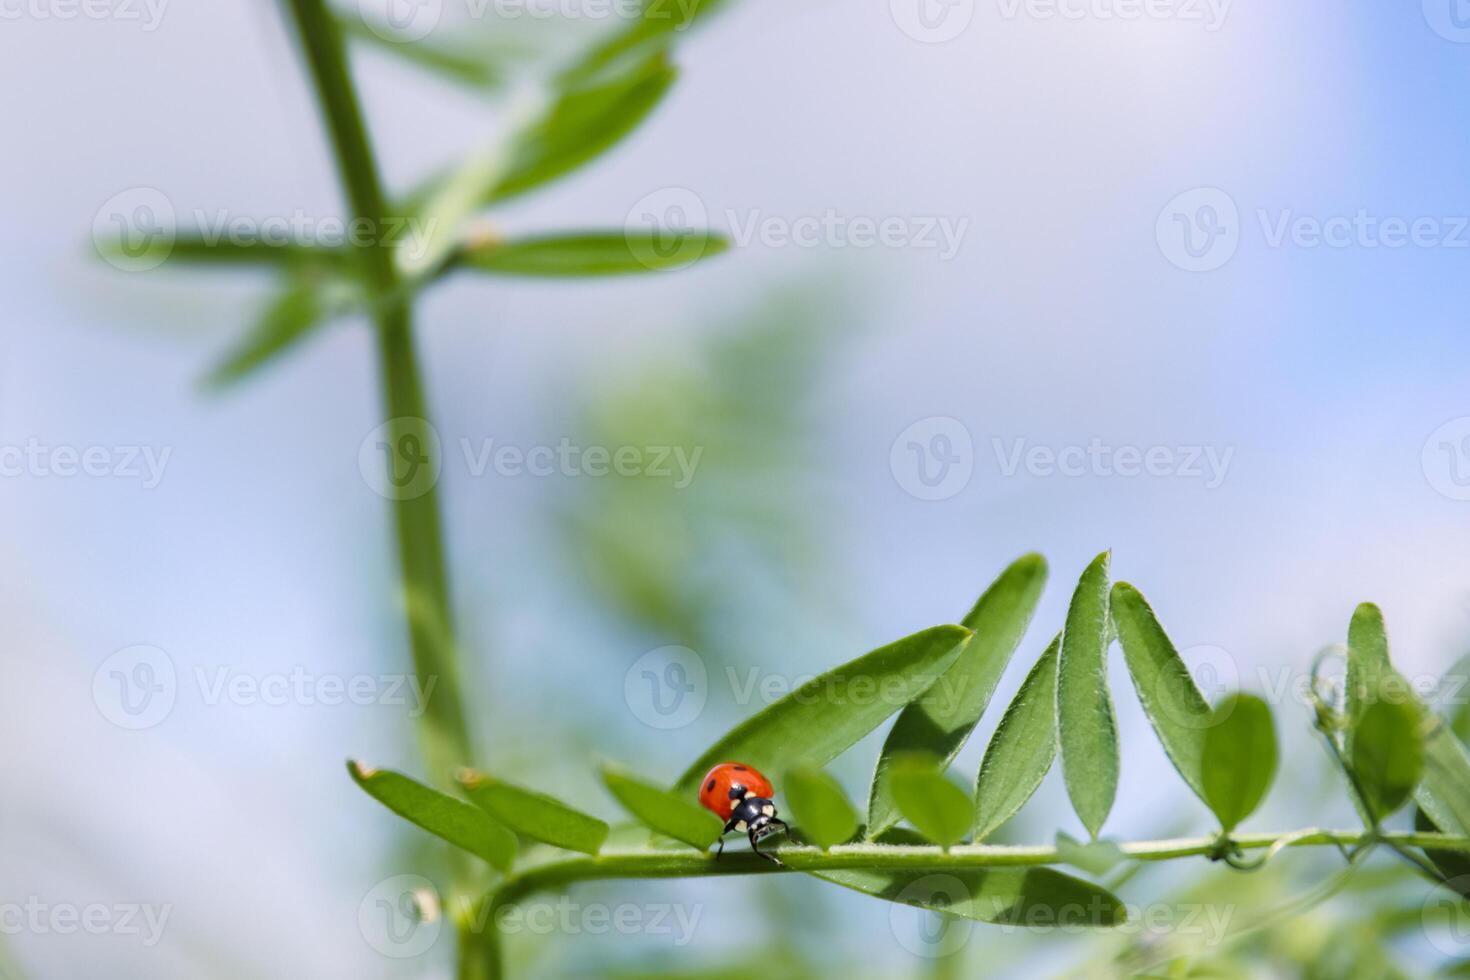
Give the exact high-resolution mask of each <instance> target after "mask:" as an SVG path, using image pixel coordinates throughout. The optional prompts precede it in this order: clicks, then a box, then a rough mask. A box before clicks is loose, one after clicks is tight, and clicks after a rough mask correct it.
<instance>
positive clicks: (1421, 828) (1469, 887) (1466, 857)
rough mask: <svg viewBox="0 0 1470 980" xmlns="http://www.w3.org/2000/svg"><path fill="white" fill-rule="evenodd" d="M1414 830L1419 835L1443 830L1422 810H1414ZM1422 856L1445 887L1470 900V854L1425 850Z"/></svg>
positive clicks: (1439, 832) (1437, 832) (1438, 832)
mask: <svg viewBox="0 0 1470 980" xmlns="http://www.w3.org/2000/svg"><path fill="white" fill-rule="evenodd" d="M1414 829H1415V830H1416V831H1418V832H1419V833H1421V834H1442V833H1444V832H1445V831H1444V828H1443V827H1440V826H1439V825H1437V824H1436V823H1435V822H1434V821H1433V820H1431V819H1429V815H1428V814H1426V813H1425V812H1424V811H1423V810H1422V809H1417V808H1416V809H1415V810H1414ZM1424 856H1425V857H1427V858H1429V860H1430V862H1431V863H1433V865H1434V868H1435V870H1436V871H1438V872H1439V874H1440V878H1441V879H1442V880H1443V882H1444V884H1445V886H1446V887H1448V888H1449V889H1450V890H1452V891H1454V892H1455V893H1457V894H1459V895H1461V896H1462V897H1464V898H1470V854H1466V853H1464V852H1463V851H1436V850H1430V849H1428V848H1426V849H1425V850H1424Z"/></svg>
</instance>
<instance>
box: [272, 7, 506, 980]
mask: <svg viewBox="0 0 1470 980" xmlns="http://www.w3.org/2000/svg"><path fill="white" fill-rule="evenodd" d="M287 4H288V7H289V10H290V12H291V15H292V19H293V21H294V23H295V27H296V34H297V37H298V39H299V41H300V43H301V48H302V53H303V54H304V56H305V60H306V64H307V68H308V70H309V71H310V73H311V78H312V82H313V88H314V90H315V93H316V98H317V102H318V104H319V107H320V111H321V115H322V120H323V122H324V123H325V124H326V126H327V128H328V130H329V132H330V134H331V142H332V148H333V151H334V154H333V155H334V158H335V160H336V164H337V173H338V176H339V178H340V180H341V183H342V187H343V188H344V190H345V192H346V194H347V198H348V202H349V204H350V206H351V209H352V211H353V212H354V217H356V218H358V219H360V220H362V221H365V222H366V223H367V224H368V226H369V227H370V228H374V229H377V230H378V233H376V234H373V235H371V236H370V241H369V243H368V244H366V245H364V246H362V247H361V248H358V249H356V251H357V254H358V258H359V259H360V261H361V273H362V279H363V287H364V289H365V291H366V292H367V294H368V297H369V299H370V300H371V301H372V302H371V308H372V316H373V321H374V326H375V327H376V329H377V335H378V362H379V371H380V373H381V378H382V392H383V403H384V408H385V410H386V411H387V417H388V419H389V421H390V445H393V446H397V445H399V439H400V438H401V437H402V436H403V435H405V434H407V432H408V431H411V430H412V429H413V427H414V425H415V424H417V423H419V422H423V423H427V421H428V409H427V406H426V404H425V401H424V394H423V384H422V382H421V380H420V376H419V368H418V357H417V354H416V352H415V350H414V341H413V319H412V307H411V298H410V296H409V295H408V294H407V292H406V291H405V290H403V289H401V288H400V285H401V284H400V282H399V275H398V272H397V270H396V268H395V266H394V264H393V251H392V248H391V244H390V243H389V242H388V240H387V238H386V236H385V235H384V234H383V233H382V231H383V229H385V228H386V227H387V222H386V221H385V219H386V218H388V217H390V215H388V214H387V209H386V197H385V195H384V193H383V184H382V180H381V178H380V177H379V174H378V166H377V160H376V158H375V156H374V154H373V148H372V144H371V142H370V141H369V139H368V135H367V129H366V127H365V126H364V125H363V118H362V109H361V106H360V105H359V102H358V98H357V91H356V89H355V87H354V86H353V83H352V76H351V74H350V72H349V71H348V68H347V59H346V53H345V49H344V46H343V43H342V37H341V33H340V31H339V30H338V27H337V22H336V21H335V19H334V18H333V17H332V15H331V13H330V12H329V11H328V10H327V8H326V5H325V3H324V2H323V0H287ZM399 420H410V421H408V422H400V421H399ZM421 448H422V451H423V452H425V453H432V452H433V451H434V448H433V447H432V446H431V445H427V444H425V445H423V446H422V447H421ZM389 465H392V464H391V461H390V462H389ZM427 465H434V462H433V461H432V460H428V461H427ZM393 516H394V523H395V526H396V529H397V538H398V559H399V567H400V577H401V584H402V600H403V603H404V607H405V610H406V614H407V617H408V627H409V644H410V647H411V649H412V651H413V662H414V671H415V673H416V674H417V675H418V679H419V682H420V684H421V685H423V687H421V690H424V691H429V692H432V694H431V695H430V696H429V698H428V704H427V707H426V710H425V712H424V714H423V715H422V717H421V719H420V724H419V738H420V742H421V744H422V749H423V753H424V758H425V762H426V764H427V767H428V772H429V778H430V779H431V780H432V781H433V782H434V783H436V784H438V785H439V786H441V787H444V788H449V787H451V786H452V780H453V772H454V770H455V769H456V768H457V767H459V766H463V765H469V764H471V763H473V762H474V758H475V757H474V751H473V745H472V743H471V740H470V735H469V728H468V726H467V725H466V723H465V712H464V708H463V705H462V703H461V694H460V685H459V669H458V662H457V658H458V653H457V646H456V643H455V639H454V628H453V620H452V617H451V613H450V601H449V577H448V573H447V572H446V570H445V562H444V545H443V535H442V532H441V529H440V519H439V499H438V494H437V492H436V490H435V488H434V487H433V486H430V487H429V489H428V490H427V491H426V492H424V493H422V494H420V495H418V496H413V497H408V498H406V499H395V500H394V501H393ZM431 684H432V685H433V686H432V687H430V686H429V685H431ZM451 864H452V868H453V877H454V889H455V891H456V893H459V894H465V893H467V892H468V891H470V890H471V889H472V888H473V887H474V886H473V882H474V880H475V878H474V870H473V866H472V865H471V864H470V862H469V861H468V859H467V858H466V857H465V856H464V855H462V854H461V853H459V852H457V851H456V852H453V854H452V856H451ZM480 941H482V940H481V939H480V938H479V937H476V936H475V935H474V933H473V931H472V930H469V929H467V928H463V927H462V928H461V930H460V943H461V947H460V967H459V969H460V977H461V978H463V980H472V978H477V977H479V976H481V975H482V974H481V973H480V972H479V971H481V970H482V969H483V968H484V967H483V963H484V961H485V960H486V959H488V957H487V956H485V955H484V954H483V953H478V952H473V951H471V950H470V949H469V948H468V944H471V943H478V942H480Z"/></svg>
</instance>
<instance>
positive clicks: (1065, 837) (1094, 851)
mask: <svg viewBox="0 0 1470 980" xmlns="http://www.w3.org/2000/svg"><path fill="white" fill-rule="evenodd" d="M1056 844H1057V855H1058V856H1059V857H1060V858H1061V859H1062V861H1064V862H1065V863H1067V864H1070V865H1071V866H1072V867H1074V868H1080V869H1081V870H1083V871H1086V872H1087V873H1088V874H1090V875H1105V874H1107V873H1108V872H1109V871H1111V870H1113V868H1115V867H1117V866H1118V864H1119V863H1121V862H1123V861H1126V860H1127V859H1128V856H1127V855H1126V854H1124V853H1123V849H1122V848H1121V847H1119V846H1118V845H1117V844H1114V843H1113V842H1112V841H1107V840H1095V841H1088V842H1086V843H1083V842H1082V841H1079V840H1077V838H1075V837H1073V836H1072V835H1071V834H1064V833H1062V832H1061V831H1058V832H1057V839H1056Z"/></svg>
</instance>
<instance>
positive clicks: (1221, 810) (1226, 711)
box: [1201, 694, 1277, 833]
mask: <svg viewBox="0 0 1470 980" xmlns="http://www.w3.org/2000/svg"><path fill="white" fill-rule="evenodd" d="M1276 756H1277V751H1276V727H1275V725H1274V724H1273V723H1272V721H1271V708H1270V707H1269V706H1268V705H1267V704H1266V702H1265V701H1262V700H1261V699H1260V698H1258V697H1255V696H1254V695H1251V694H1233V695H1231V696H1229V697H1227V698H1226V699H1225V700H1224V701H1222V702H1221V703H1220V706H1219V707H1217V708H1216V709H1215V710H1214V711H1213V712H1212V713H1211V715H1210V726H1209V727H1208V728H1206V729H1205V744H1204V752H1203V757H1202V760H1201V763H1202V770H1203V773H1202V778H1203V782H1204V799H1205V802H1206V803H1207V804H1209V807H1210V809H1211V810H1213V811H1214V812H1215V816H1216V817H1217V818H1218V819H1219V821H1220V826H1221V828H1222V829H1224V830H1225V832H1226V833H1229V832H1230V831H1232V830H1234V829H1235V827H1236V825H1237V824H1239V823H1240V822H1241V821H1242V820H1244V819H1245V818H1246V817H1248V816H1250V815H1251V814H1252V813H1254V812H1255V811H1256V808H1257V807H1258V806H1260V805H1261V801H1262V800H1264V799H1265V798H1266V791H1267V790H1269V789H1270V788H1271V780H1272V779H1274V778H1275V776H1276Z"/></svg>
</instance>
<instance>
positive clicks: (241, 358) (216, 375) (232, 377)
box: [206, 282, 327, 387]
mask: <svg viewBox="0 0 1470 980" xmlns="http://www.w3.org/2000/svg"><path fill="white" fill-rule="evenodd" d="M326 319H327V309H326V307H325V306H324V304H323V302H322V298H321V295H320V293H319V292H318V289H317V287H316V286H315V285H313V284H311V283H305V282H301V283H296V284H293V285H292V286H290V287H288V288H287V289H286V291H285V292H283V293H281V294H280V295H279V296H277V297H276V298H275V299H274V300H272V301H271V303H270V305H269V306H267V307H266V309H265V312H264V313H262V314H261V317H260V319H259V321H257V322H256V324H255V326H254V327H252V328H251V329H250V332H249V333H247V334H246V335H245V338H244V340H243V341H241V343H240V344H239V346H237V347H236V348H235V349H234V350H233V351H232V352H231V353H230V354H229V355H228V356H227V357H226V358H225V360H224V361H223V363H221V364H220V365H219V366H218V367H216V368H215V369H214V370H213V371H211V372H210V374H209V377H208V378H207V379H206V383H208V384H209V385H211V386H215V387H223V386H225V385H229V384H233V383H235V382H237V381H239V380H241V379H242V378H245V377H247V376H248V375H250V374H253V373H254V372H255V371H257V370H259V369H260V368H262V367H264V366H265V365H267V364H269V363H270V362H271V361H274V360H275V359H276V358H278V357H280V356H281V355H282V354H284V353H285V352H286V351H288V350H290V349H291V348H292V347H294V346H295V345H296V344H298V343H300V342H301V341H302V340H303V339H304V338H305V337H306V336H307V335H308V334H310V333H311V332H312V331H313V330H315V329H316V328H317V327H319V326H320V325H321V324H322V323H323V322H325V320H326Z"/></svg>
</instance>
